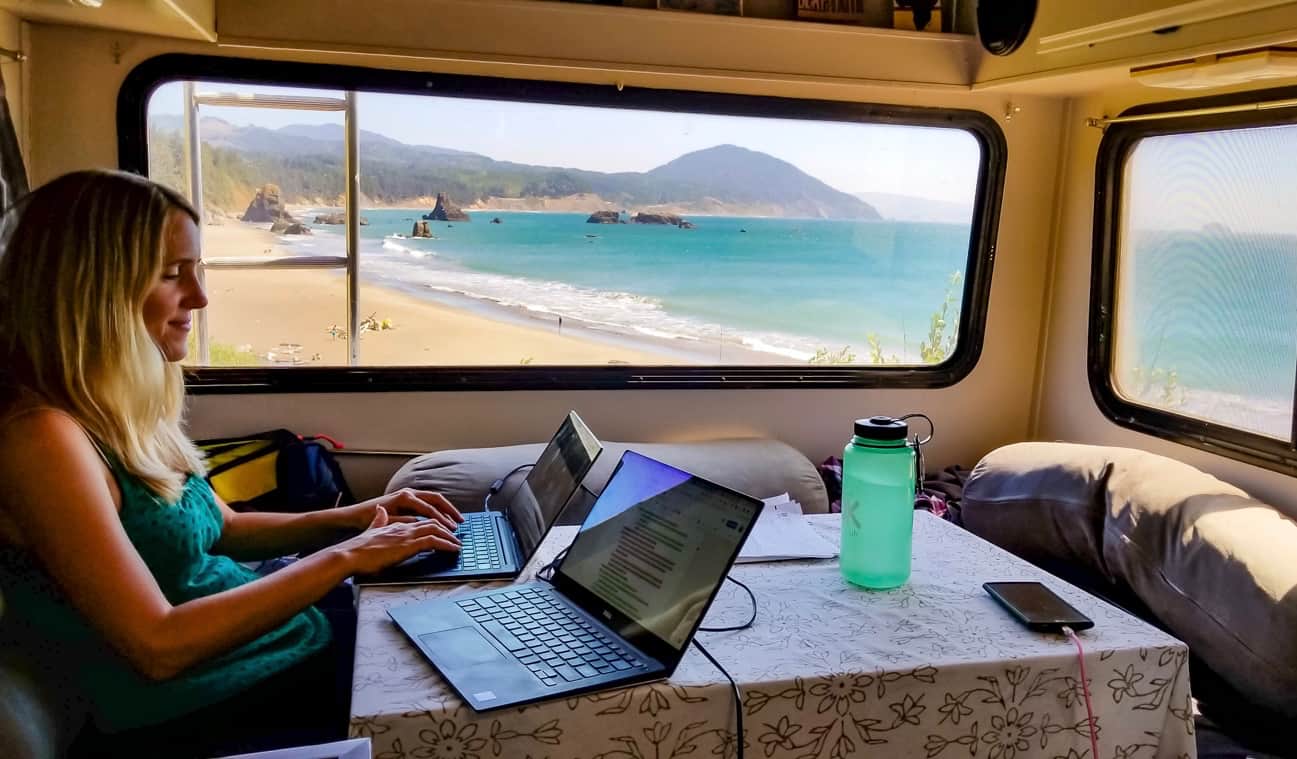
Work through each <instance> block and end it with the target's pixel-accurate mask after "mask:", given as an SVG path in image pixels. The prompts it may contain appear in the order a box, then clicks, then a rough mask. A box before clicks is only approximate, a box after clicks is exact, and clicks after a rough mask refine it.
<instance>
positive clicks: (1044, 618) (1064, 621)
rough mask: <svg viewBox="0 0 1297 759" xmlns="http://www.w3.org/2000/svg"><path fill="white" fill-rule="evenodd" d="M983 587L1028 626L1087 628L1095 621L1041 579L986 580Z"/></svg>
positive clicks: (1053, 630) (1038, 627) (1053, 628)
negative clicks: (1055, 592) (1036, 580)
mask: <svg viewBox="0 0 1297 759" xmlns="http://www.w3.org/2000/svg"><path fill="white" fill-rule="evenodd" d="M982 587H983V588H985V589H986V592H987V593H990V594H991V598H994V599H995V600H996V601H998V602H999V603H1000V605H1001V606H1003V607H1004V608H1006V609H1008V610H1009V613H1010V614H1012V615H1013V616H1014V617H1016V618H1017V620H1018V621H1019V622H1021V623H1022V624H1024V625H1026V626H1027V628H1028V629H1031V630H1039V631H1041V632H1059V631H1061V630H1062V629H1063V628H1064V627H1070V628H1072V629H1073V630H1088V629H1089V628H1091V627H1094V621H1093V620H1091V619H1090V618H1089V617H1087V616H1085V615H1084V614H1082V613H1081V612H1079V611H1077V610H1076V609H1074V608H1072V605H1071V604H1069V603H1068V602H1066V601H1064V600H1063V599H1061V598H1059V597H1058V596H1057V595H1055V594H1054V591H1052V590H1050V589H1049V588H1046V587H1045V586H1044V585H1041V584H1040V583H1038V582H987V583H983V584H982Z"/></svg>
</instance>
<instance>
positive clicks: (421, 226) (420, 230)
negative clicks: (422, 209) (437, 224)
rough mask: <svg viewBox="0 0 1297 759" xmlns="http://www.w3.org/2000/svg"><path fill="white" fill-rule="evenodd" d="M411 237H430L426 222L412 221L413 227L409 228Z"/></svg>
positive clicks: (430, 233)
mask: <svg viewBox="0 0 1297 759" xmlns="http://www.w3.org/2000/svg"><path fill="white" fill-rule="evenodd" d="M410 236H411V237H432V230H430V229H428V222H426V221H416V222H414V229H412V230H410Z"/></svg>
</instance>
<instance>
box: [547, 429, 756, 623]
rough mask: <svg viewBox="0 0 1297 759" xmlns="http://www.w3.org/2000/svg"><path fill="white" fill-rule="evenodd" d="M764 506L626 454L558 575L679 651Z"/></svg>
mask: <svg viewBox="0 0 1297 759" xmlns="http://www.w3.org/2000/svg"><path fill="white" fill-rule="evenodd" d="M760 509H761V502H760V501H756V500H755V499H751V498H748V497H747V496H744V495H741V494H739V493H736V492H734V491H732V490H729V489H727V488H723V487H721V486H719V485H716V484H714V483H711V482H708V481H706V480H703V479H701V478H698V477H694V476H693V475H691V474H689V473H688V472H683V471H681V470H679V469H676V468H674V467H671V466H668V465H666V464H663V463H661V462H659V461H655V460H653V459H650V458H647V457H645V456H642V455H640V454H638V453H635V452H634V451H627V452H626V454H625V455H624V456H623V457H622V460H621V463H620V464H619V465H618V467H617V470H616V471H615V472H614V473H613V476H612V478H611V479H610V480H609V481H608V484H607V485H606V486H605V487H604V490H603V492H602V493H600V495H599V499H598V500H597V501H596V502H595V504H594V506H593V507H592V508H591V510H590V514H589V516H587V517H586V519H585V522H584V524H582V525H581V531H580V532H579V533H577V536H576V539H575V540H574V541H573V542H572V545H571V547H570V548H569V549H568V552H567V556H566V558H564V559H563V564H562V567H561V568H560V571H561V572H562V574H563V575H565V576H566V578H567V579H568V580H570V581H572V582H573V583H575V584H577V585H579V586H581V587H582V588H584V589H585V590H586V591H588V592H589V593H590V594H592V595H593V596H594V597H595V598H597V599H599V600H600V601H602V602H603V603H606V604H607V605H608V606H610V607H612V608H613V609H616V610H617V611H618V612H620V613H621V614H623V615H625V616H626V617H627V618H628V619H629V620H630V621H631V622H632V623H634V624H635V625H637V626H639V627H642V628H643V629H646V630H648V631H649V632H651V633H653V634H654V635H655V636H657V637H658V638H660V639H661V640H663V641H666V642H667V643H669V644H670V645H671V646H672V647H673V648H676V649H682V648H683V647H684V646H685V645H687V644H688V643H689V638H690V634H691V633H692V632H693V629H694V627H696V626H697V623H698V621H699V618H700V617H701V615H702V614H703V613H704V612H705V611H706V609H707V606H708V605H709V604H710V602H711V599H712V596H713V595H715V592H716V588H717V586H719V585H720V583H721V582H723V581H724V579H725V573H726V572H727V571H729V568H730V565H731V564H732V563H733V561H734V557H735V556H736V555H737V554H738V549H739V546H740V545H741V544H742V542H743V540H744V538H745V537H746V536H747V533H748V529H749V528H750V526H751V524H752V522H753V521H754V520H755V519H756V516H757V514H758V512H759V511H760Z"/></svg>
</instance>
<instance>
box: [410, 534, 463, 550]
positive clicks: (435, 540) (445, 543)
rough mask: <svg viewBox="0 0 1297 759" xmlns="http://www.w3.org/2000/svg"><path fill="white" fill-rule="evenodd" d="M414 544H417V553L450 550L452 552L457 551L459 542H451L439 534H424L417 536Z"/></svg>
mask: <svg viewBox="0 0 1297 759" xmlns="http://www.w3.org/2000/svg"><path fill="white" fill-rule="evenodd" d="M416 544H417V545H418V549H417V550H416V551H415V553H418V552H419V551H450V552H452V553H459V543H452V542H450V541H449V540H447V539H446V538H443V537H441V536H440V535H425V536H423V537H421V538H419V539H418V540H417V541H416Z"/></svg>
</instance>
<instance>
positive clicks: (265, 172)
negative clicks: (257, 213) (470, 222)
mask: <svg viewBox="0 0 1297 759" xmlns="http://www.w3.org/2000/svg"><path fill="white" fill-rule="evenodd" d="M202 126H203V138H204V139H203V187H204V197H205V200H206V202H207V203H208V205H209V207H211V208H217V209H221V210H223V211H226V212H228V213H239V212H242V211H243V209H244V207H245V206H246V205H247V203H248V201H249V200H250V199H251V198H252V195H253V193H254V191H255V188H256V187H259V186H261V185H262V184H265V183H267V182H273V183H275V184H278V185H279V186H280V188H281V191H282V193H283V194H282V197H283V199H284V201H285V202H288V203H311V204H323V205H336V204H338V203H340V198H341V196H342V194H343V179H342V177H343V166H342V161H343V139H342V127H341V126H338V125H309V126H308V125H292V126H286V127H281V128H279V129H265V128H262V127H250V126H245V127H238V126H234V125H231V124H229V123H228V122H225V121H222V120H220V119H213V118H207V119H204V120H203V125H202ZM149 154H150V155H149V168H150V172H151V175H152V176H153V177H154V178H156V179H158V180H160V181H162V182H165V183H168V184H171V185H173V186H175V187H184V186H185V177H184V160H183V157H184V146H183V139H182V138H181V135H180V120H179V117H175V116H163V117H160V118H154V119H152V120H151V122H150V131H149ZM360 161H361V172H360V190H361V193H362V194H363V195H364V196H365V197H366V199H367V202H369V203H373V204H375V205H391V206H414V205H422V204H426V203H427V202H428V199H429V198H432V197H435V196H436V195H437V193H440V192H444V193H446V194H447V195H449V196H450V197H451V198H452V199H454V200H455V201H456V202H457V203H459V204H460V205H464V206H472V205H474V204H488V205H489V204H491V202H492V201H494V200H496V199H504V200H516V199H557V198H567V197H570V196H581V197H586V196H597V199H599V200H602V201H604V202H606V203H608V204H611V205H613V206H614V207H618V208H624V209H629V210H632V211H635V210H639V209H644V208H650V209H653V208H665V209H670V210H675V211H677V212H680V213H715V214H733V215H769V216H796V217H811V218H832V219H878V218H880V217H879V214H878V212H877V211H876V210H875V209H874V208H873V206H871V205H869V204H868V203H866V202H864V201H862V200H860V199H859V198H856V197H853V196H851V195H848V194H847V193H844V192H839V191H838V190H835V189H833V188H832V187H829V186H828V185H826V184H824V183H823V182H821V181H819V180H818V179H815V178H814V177H812V176H810V175H808V174H806V173H805V172H803V171H801V170H800V169H798V168H797V167H796V166H793V165H792V164H790V163H787V162H785V161H781V160H779V159H777V158H774V157H772V156H769V155H766V154H764V153H759V152H756V151H752V150H747V149H744V148H740V147H736V146H733V145H719V146H716V147H712V148H708V149H706V150H699V151H696V152H693V153H688V154H685V155H682V156H680V157H679V158H677V159H675V160H673V161H671V162H669V163H667V164H664V165H662V166H660V167H658V168H656V169H653V170H652V171H648V172H643V173H639V172H620V173H604V172H598V171H586V170H582V169H574V168H565V167H552V166H532V165H527V164H518V163H512V162H508V161H496V160H493V159H491V158H489V157H487V156H483V155H479V154H477V153H467V152H463V151H457V150H451V149H449V148H441V147H435V146H430V145H406V144H404V143H401V142H398V141H396V140H393V139H391V138H388V137H385V136H383V135H380V134H376V133H374V132H367V131H362V132H361V134H360ZM591 210H594V209H593V208H592V209H591Z"/></svg>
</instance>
